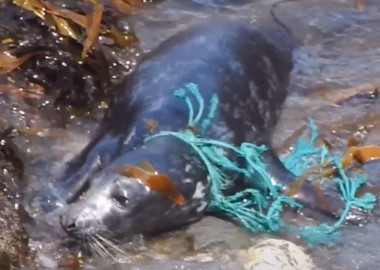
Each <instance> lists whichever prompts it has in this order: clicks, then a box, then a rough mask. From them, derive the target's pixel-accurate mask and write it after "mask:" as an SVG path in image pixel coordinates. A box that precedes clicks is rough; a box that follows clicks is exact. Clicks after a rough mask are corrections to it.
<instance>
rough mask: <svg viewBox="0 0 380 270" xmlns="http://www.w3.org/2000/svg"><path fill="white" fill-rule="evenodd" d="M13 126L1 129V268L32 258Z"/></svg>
mask: <svg viewBox="0 0 380 270" xmlns="http://www.w3.org/2000/svg"><path fill="white" fill-rule="evenodd" d="M15 153H16V149H15V145H13V144H12V143H11V136H10V132H9V129H8V130H6V131H3V132H0V269H4V270H7V269H12V270H13V269H20V267H21V265H23V264H24V262H26V261H27V260H26V259H27V258H28V255H29V254H28V253H29V249H28V235H27V232H26V230H25V228H24V226H23V218H25V217H26V216H25V214H26V213H25V212H24V211H23V209H22V208H21V206H20V202H19V194H18V192H17V190H16V187H15V184H16V180H17V179H20V178H22V175H23V166H22V163H21V160H20V159H19V158H17V157H16V155H15Z"/></svg>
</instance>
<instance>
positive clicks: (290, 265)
mask: <svg viewBox="0 0 380 270" xmlns="http://www.w3.org/2000/svg"><path fill="white" fill-rule="evenodd" d="M241 259H242V262H243V267H244V270H273V269H276V270H312V269H316V267H315V266H314V264H313V262H312V260H311V258H310V256H309V255H307V254H306V253H305V251H304V250H303V248H301V247H299V246H297V245H295V244H293V243H292V242H289V241H286V240H281V239H268V240H265V241H262V242H260V243H258V244H257V245H256V246H253V247H251V248H249V249H248V250H245V251H242V253H241Z"/></svg>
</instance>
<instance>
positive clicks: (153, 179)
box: [115, 160, 185, 205]
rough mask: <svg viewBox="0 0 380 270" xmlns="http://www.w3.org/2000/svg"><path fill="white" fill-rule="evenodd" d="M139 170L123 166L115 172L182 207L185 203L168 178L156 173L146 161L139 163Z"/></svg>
mask: <svg viewBox="0 0 380 270" xmlns="http://www.w3.org/2000/svg"><path fill="white" fill-rule="evenodd" d="M140 166H141V168H138V167H135V166H130V165H125V166H122V167H119V168H116V169H115V172H116V173H118V174H120V175H123V176H126V177H132V178H134V179H136V180H140V181H141V182H142V183H143V184H144V185H145V186H147V187H149V188H150V189H152V190H153V191H155V192H159V193H161V194H163V195H165V196H166V197H168V198H169V199H171V200H172V201H173V202H174V203H176V204H179V205H182V204H184V203H185V197H184V196H183V195H182V194H181V193H180V192H179V191H178V189H177V188H176V187H175V185H174V184H173V182H172V181H171V180H170V178H169V177H168V176H167V175H165V174H161V173H159V172H157V171H156V169H155V168H154V167H153V166H152V165H151V164H150V163H149V162H148V161H146V160H143V161H141V162H140Z"/></svg>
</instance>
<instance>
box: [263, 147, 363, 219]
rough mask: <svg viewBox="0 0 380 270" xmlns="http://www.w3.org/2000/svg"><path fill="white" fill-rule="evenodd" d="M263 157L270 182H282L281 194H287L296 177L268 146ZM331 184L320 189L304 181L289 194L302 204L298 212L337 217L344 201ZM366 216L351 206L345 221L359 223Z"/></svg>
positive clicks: (343, 205) (328, 217)
mask: <svg viewBox="0 0 380 270" xmlns="http://www.w3.org/2000/svg"><path fill="white" fill-rule="evenodd" d="M263 159H264V162H265V163H266V166H267V172H268V174H269V175H270V178H271V180H272V183H273V184H282V185H283V186H284V189H283V194H284V195H288V194H289V193H290V192H289V187H290V186H291V184H292V183H294V181H295V180H296V179H297V177H296V176H295V175H294V174H293V173H291V172H290V171H289V170H288V169H287V168H286V167H285V166H284V164H283V163H282V162H281V161H280V159H279V158H278V156H277V154H276V153H275V151H274V150H273V149H271V148H269V149H268V150H267V151H265V152H264V153H263ZM331 184H332V186H324V187H325V188H323V189H322V187H320V185H318V184H317V183H314V184H312V183H311V182H310V181H305V182H304V183H303V184H302V186H301V187H300V188H299V190H298V192H297V193H296V194H291V195H292V197H293V198H294V199H295V200H296V201H297V202H299V203H300V204H302V205H303V208H302V209H300V210H299V212H300V213H302V214H303V215H305V216H308V217H310V218H313V219H318V220H324V221H327V220H332V219H337V218H339V216H340V215H341V214H342V212H343V210H344V208H345V205H346V202H345V201H344V199H343V198H342V196H341V194H340V191H339V190H338V189H337V188H336V187H335V186H333V183H331ZM367 218H368V213H367V212H366V211H363V210H361V209H359V208H358V207H352V208H351V211H350V214H349V215H348V217H347V221H348V222H350V223H353V224H359V223H361V222H363V221H364V220H365V219H367Z"/></svg>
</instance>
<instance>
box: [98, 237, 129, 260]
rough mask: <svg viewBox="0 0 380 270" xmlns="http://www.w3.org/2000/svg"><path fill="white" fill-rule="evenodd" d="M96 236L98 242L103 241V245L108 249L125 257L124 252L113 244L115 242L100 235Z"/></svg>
mask: <svg viewBox="0 0 380 270" xmlns="http://www.w3.org/2000/svg"><path fill="white" fill-rule="evenodd" d="M97 236H98V238H99V239H100V240H102V241H103V243H105V244H107V245H108V246H109V247H110V248H112V249H113V250H114V251H116V253H119V254H121V255H123V256H127V254H126V253H125V251H123V250H122V249H121V248H120V247H118V245H117V243H115V241H112V240H111V239H107V238H106V237H104V236H102V235H100V234H98V235H97Z"/></svg>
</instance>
